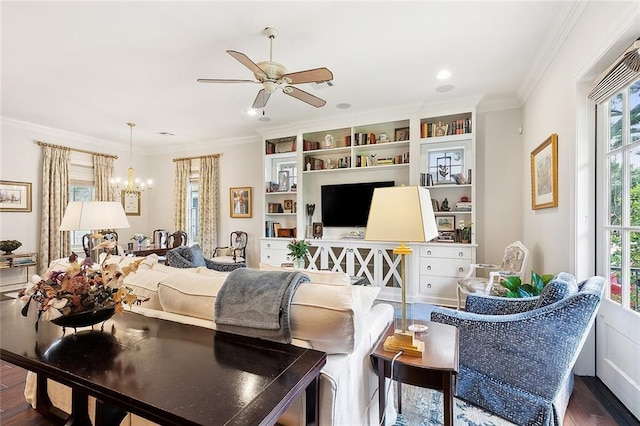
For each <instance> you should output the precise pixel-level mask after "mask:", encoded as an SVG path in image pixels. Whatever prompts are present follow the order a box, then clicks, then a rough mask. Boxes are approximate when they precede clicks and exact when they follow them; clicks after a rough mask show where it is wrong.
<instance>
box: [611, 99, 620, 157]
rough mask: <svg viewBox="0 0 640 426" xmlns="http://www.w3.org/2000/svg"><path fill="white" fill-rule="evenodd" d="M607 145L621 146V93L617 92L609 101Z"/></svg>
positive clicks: (614, 147)
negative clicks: (608, 135)
mask: <svg viewBox="0 0 640 426" xmlns="http://www.w3.org/2000/svg"><path fill="white" fill-rule="evenodd" d="M609 134H610V140H609V147H610V149H616V148H620V147H621V146H622V93H618V94H617V95H616V96H614V97H613V98H611V101H609Z"/></svg>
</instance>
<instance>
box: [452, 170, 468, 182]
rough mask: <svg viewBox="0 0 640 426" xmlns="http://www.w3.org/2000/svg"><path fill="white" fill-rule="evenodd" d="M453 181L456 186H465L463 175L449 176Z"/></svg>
mask: <svg viewBox="0 0 640 426" xmlns="http://www.w3.org/2000/svg"><path fill="white" fill-rule="evenodd" d="M451 177H452V178H453V180H454V181H455V182H456V185H466V184H467V178H466V177H465V176H464V173H454V174H452V175H451Z"/></svg>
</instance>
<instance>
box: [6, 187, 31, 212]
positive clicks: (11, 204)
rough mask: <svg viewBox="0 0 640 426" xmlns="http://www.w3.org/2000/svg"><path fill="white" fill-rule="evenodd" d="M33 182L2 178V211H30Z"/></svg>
mask: <svg viewBox="0 0 640 426" xmlns="http://www.w3.org/2000/svg"><path fill="white" fill-rule="evenodd" d="M30 211H31V183H30V182H14V181H10V180H0V212H30Z"/></svg>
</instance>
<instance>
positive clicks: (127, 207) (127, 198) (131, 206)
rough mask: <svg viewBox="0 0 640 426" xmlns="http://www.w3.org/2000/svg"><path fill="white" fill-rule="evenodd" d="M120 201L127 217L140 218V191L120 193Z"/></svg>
mask: <svg viewBox="0 0 640 426" xmlns="http://www.w3.org/2000/svg"><path fill="white" fill-rule="evenodd" d="M120 198H121V199H122V207H123V208H124V213H125V214H126V215H127V216H140V198H142V194H141V193H140V191H133V192H131V191H124V190H123V191H122V192H121V194H120Z"/></svg>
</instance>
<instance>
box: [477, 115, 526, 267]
mask: <svg viewBox="0 0 640 426" xmlns="http://www.w3.org/2000/svg"><path fill="white" fill-rule="evenodd" d="M477 117H478V118H477V121H478V125H477V129H478V134H477V135H476V170H477V172H476V176H475V179H476V198H477V200H476V203H475V204H476V208H477V209H478V211H477V214H476V218H477V219H476V220H477V221H478V223H477V224H476V225H475V227H474V228H475V232H476V235H477V237H478V241H480V245H479V246H478V250H477V255H476V257H477V259H476V260H477V262H479V263H500V261H501V260H502V257H503V254H504V249H505V247H506V246H507V245H509V244H510V243H512V242H514V241H516V240H519V239H521V238H522V216H521V215H520V206H521V205H522V200H523V199H526V198H527V194H526V193H524V194H523V193H522V190H521V188H522V179H523V177H522V169H523V167H527V165H526V164H524V165H523V164H522V163H520V160H519V159H520V158H521V156H522V136H521V135H520V134H519V132H518V128H519V127H520V126H521V124H522V110H521V109H520V108H517V109H508V110H502V111H491V112H478V114H477Z"/></svg>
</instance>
